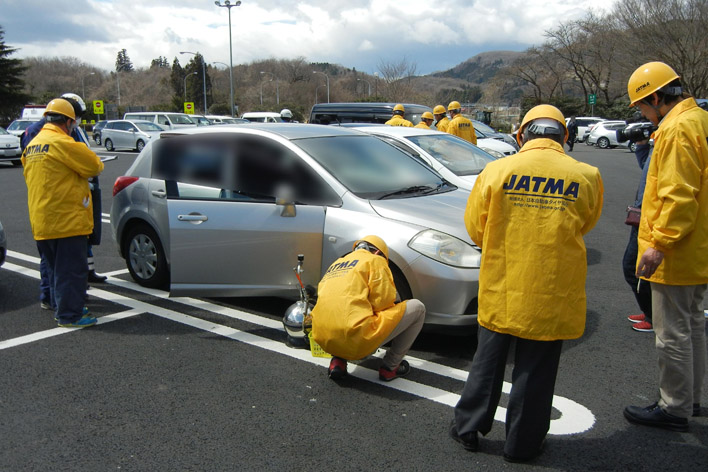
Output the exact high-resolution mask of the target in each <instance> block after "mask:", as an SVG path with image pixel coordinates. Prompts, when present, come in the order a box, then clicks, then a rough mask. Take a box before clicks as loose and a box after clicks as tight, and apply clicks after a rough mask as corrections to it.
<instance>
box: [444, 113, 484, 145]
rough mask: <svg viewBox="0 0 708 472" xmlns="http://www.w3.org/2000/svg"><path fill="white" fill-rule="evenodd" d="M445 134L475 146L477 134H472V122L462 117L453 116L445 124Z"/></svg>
mask: <svg viewBox="0 0 708 472" xmlns="http://www.w3.org/2000/svg"><path fill="white" fill-rule="evenodd" d="M447 132H448V133H450V134H454V135H455V136H459V137H461V138H462V139H466V140H467V141H469V142H471V143H472V144H477V134H476V133H475V132H474V126H472V122H471V121H470V120H468V119H467V118H465V117H464V116H462V115H455V117H454V118H453V119H451V120H450V122H449V123H448V124H447Z"/></svg>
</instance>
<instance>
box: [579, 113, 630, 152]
mask: <svg viewBox="0 0 708 472" xmlns="http://www.w3.org/2000/svg"><path fill="white" fill-rule="evenodd" d="M626 127H627V122H625V121H609V120H608V121H602V122H600V123H598V124H596V125H595V126H593V128H592V130H591V131H590V134H589V135H588V138H587V144H588V145H597V147H599V148H600V149H607V148H614V147H617V146H625V145H626V144H627V141H622V142H618V141H617V130H620V129H625V128H626Z"/></svg>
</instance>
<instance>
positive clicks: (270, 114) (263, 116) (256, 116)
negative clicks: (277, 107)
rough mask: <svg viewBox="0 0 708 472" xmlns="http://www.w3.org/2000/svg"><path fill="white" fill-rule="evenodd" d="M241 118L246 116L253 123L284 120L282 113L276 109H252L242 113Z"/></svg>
mask: <svg viewBox="0 0 708 472" xmlns="http://www.w3.org/2000/svg"><path fill="white" fill-rule="evenodd" d="M241 118H245V119H247V120H248V121H250V122H251V123H280V122H282V121H283V119H282V118H281V117H280V113H276V112H274V111H251V112H248V113H244V114H243V115H241Z"/></svg>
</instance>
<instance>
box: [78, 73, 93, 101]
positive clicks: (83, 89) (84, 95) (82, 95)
mask: <svg viewBox="0 0 708 472" xmlns="http://www.w3.org/2000/svg"><path fill="white" fill-rule="evenodd" d="M89 75H96V73H95V72H91V73H90V74H89ZM89 75H82V76H81V98H83V99H84V101H86V87H84V79H85V78H86V77H88V76H89Z"/></svg>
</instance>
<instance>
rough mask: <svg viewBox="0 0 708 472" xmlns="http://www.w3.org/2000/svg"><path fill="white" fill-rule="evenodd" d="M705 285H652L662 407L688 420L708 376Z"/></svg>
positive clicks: (698, 400)
mask: <svg viewBox="0 0 708 472" xmlns="http://www.w3.org/2000/svg"><path fill="white" fill-rule="evenodd" d="M706 286H707V285H706V284H701V285H663V284H658V283H655V282H652V283H651V290H652V310H653V312H654V316H653V321H654V333H655V334H656V349H657V354H658V359H659V395H660V398H659V406H660V407H661V408H663V409H664V410H666V412H667V413H670V414H672V415H675V416H679V417H681V418H688V417H690V416H691V414H692V411H693V403H700V401H701V387H702V385H703V378H704V377H705V373H706V319H705V315H704V313H703V308H701V305H702V304H703V295H704V293H705V291H706Z"/></svg>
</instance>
